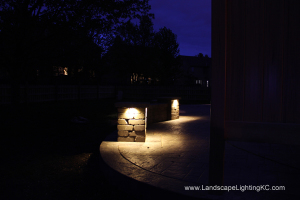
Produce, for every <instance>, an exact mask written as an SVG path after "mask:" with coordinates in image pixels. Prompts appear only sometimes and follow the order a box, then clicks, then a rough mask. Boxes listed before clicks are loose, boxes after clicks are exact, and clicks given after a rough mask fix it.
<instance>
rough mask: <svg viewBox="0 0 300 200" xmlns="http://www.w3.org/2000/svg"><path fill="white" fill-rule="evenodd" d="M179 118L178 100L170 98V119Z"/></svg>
mask: <svg viewBox="0 0 300 200" xmlns="http://www.w3.org/2000/svg"><path fill="white" fill-rule="evenodd" d="M173 119H179V100H177V99H172V100H171V120H173Z"/></svg>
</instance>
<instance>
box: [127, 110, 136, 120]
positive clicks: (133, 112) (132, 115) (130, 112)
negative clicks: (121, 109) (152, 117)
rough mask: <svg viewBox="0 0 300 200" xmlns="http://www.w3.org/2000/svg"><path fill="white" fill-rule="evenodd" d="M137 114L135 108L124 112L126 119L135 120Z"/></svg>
mask: <svg viewBox="0 0 300 200" xmlns="http://www.w3.org/2000/svg"><path fill="white" fill-rule="evenodd" d="M137 114H138V110H137V109H135V108H128V109H127V111H126V115H127V117H128V118H131V119H134V118H136V115H137Z"/></svg>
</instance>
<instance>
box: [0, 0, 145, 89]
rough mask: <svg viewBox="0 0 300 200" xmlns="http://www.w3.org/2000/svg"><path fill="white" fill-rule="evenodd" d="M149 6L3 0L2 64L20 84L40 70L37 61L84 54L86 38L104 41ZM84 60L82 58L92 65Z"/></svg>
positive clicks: (99, 0) (140, 1) (136, 1)
mask: <svg viewBox="0 0 300 200" xmlns="http://www.w3.org/2000/svg"><path fill="white" fill-rule="evenodd" d="M149 10H150V5H149V4H148V0H126V1H122V0H115V1H111V0H95V1H87V0H55V1H52V0H51V1H50V0H49V1H46V0H20V1H15V0H2V1H0V46H1V47H0V54H1V60H0V65H1V66H2V67H3V68H4V69H5V70H6V71H7V72H8V74H9V76H10V78H11V80H12V82H13V85H15V86H17V85H18V84H19V83H20V81H22V80H28V78H29V77H30V76H32V75H33V74H36V68H35V67H36V66H38V65H44V66H51V65H52V64H53V63H55V62H56V63H59V62H62V61H65V62H67V63H69V64H71V63H72V61H71V60H68V59H67V58H70V57H71V58H74V57H75V56H72V55H76V52H77V55H80V56H81V58H78V57H75V58H74V61H73V62H75V61H76V59H77V60H78V59H81V60H82V59H83V57H84V55H83V53H84V52H83V51H80V49H82V48H81V47H82V46H86V45H85V44H84V43H85V42H86V41H88V44H89V45H88V46H89V47H90V46H93V44H92V43H93V42H95V43H96V44H98V45H100V44H101V42H102V38H105V37H104V36H105V35H109V34H113V33H114V31H115V30H116V28H117V27H118V26H120V25H122V24H123V23H125V22H126V21H128V20H130V19H132V18H141V16H142V15H147V14H148V12H149ZM83 49H85V50H88V52H91V51H89V49H90V48H83ZM99 51H101V50H99V49H98V50H97V51H96V52H99ZM70 55H71V56H70ZM89 56H90V55H89ZM89 56H88V57H89ZM86 60H88V59H85V61H84V62H83V63H86V65H88V63H87V62H86ZM76 63H78V62H76ZM17 93H18V91H16V92H15V94H17Z"/></svg>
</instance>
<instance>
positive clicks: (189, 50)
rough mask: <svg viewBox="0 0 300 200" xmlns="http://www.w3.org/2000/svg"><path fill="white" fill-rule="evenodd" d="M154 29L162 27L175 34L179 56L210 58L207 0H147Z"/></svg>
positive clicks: (209, 23) (209, 0) (208, 5)
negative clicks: (201, 55)
mask: <svg viewBox="0 0 300 200" xmlns="http://www.w3.org/2000/svg"><path fill="white" fill-rule="evenodd" d="M149 4H150V5H151V11H150V12H151V13H154V15H155V19H154V20H153V23H154V30H155V31H158V30H159V28H163V27H164V26H166V27H167V28H169V29H171V30H172V32H173V33H175V34H176V35H177V42H178V43H179V48H180V55H185V56H195V55H196V54H199V53H203V55H206V54H207V55H208V56H209V57H211V0H150V1H149Z"/></svg>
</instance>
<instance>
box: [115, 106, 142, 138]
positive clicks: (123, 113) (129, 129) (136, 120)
mask: <svg viewBox="0 0 300 200" xmlns="http://www.w3.org/2000/svg"><path fill="white" fill-rule="evenodd" d="M129 109H134V111H129ZM146 122H147V118H146V108H144V107H133V108H127V107H119V108H118V125H117V128H118V142H145V141H146V124H147V123H146Z"/></svg>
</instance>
